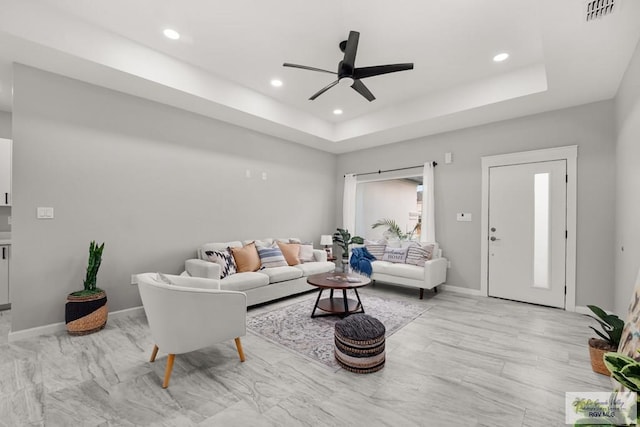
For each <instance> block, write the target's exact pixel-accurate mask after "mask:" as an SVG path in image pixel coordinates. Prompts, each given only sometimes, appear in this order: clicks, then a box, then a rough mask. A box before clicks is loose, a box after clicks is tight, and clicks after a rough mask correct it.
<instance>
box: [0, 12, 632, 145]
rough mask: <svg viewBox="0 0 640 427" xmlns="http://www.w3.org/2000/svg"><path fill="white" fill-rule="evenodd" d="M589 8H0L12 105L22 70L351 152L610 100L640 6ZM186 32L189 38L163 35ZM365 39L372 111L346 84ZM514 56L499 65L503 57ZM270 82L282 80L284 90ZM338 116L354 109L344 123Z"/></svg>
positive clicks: (3, 95) (5, 100) (1, 50)
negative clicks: (600, 11) (352, 52)
mask: <svg viewBox="0 0 640 427" xmlns="http://www.w3.org/2000/svg"><path fill="white" fill-rule="evenodd" d="M585 5H586V1H584V0H562V1H558V0H555V1H554V0H538V1H530V0H526V1H525V0H482V1H478V0H431V1H428V2H426V1H420V0H405V1H402V2H395V3H393V6H391V3H390V2H388V1H383V0H373V1H372V0H348V1H346V0H325V1H323V2H301V1H299V0H274V1H264V0H262V1H261V0H235V1H232V2H219V1H211V0H181V1H177V0H91V1H78V0H38V1H36V0H0V10H1V11H2V13H0V109H3V110H9V111H10V109H11V66H10V64H11V63H12V62H20V63H24V64H27V65H31V66H35V67H38V68H42V69H45V70H49V71H52V72H56V73H60V74H63V75H67V76H70V77H73V78H78V79H81V80H84V81H88V82H91V83H95V84H99V85H102V86H105V87H109V88H112V89H115V90H120V91H123V92H127V93H131V94H134V95H138V96H142V97H145V98H148V99H152V100H155V101H159V102H163V103H166V104H169V105H173V106H176V107H179V108H184V109H187V110H189V111H194V112H197V113H199V114H204V115H207V116H210V117H214V118H218V119H221V120H225V121H228V122H231V123H235V124H238V125H241V126H245V127H248V128H251V129H255V130H258V131H260V132H264V133H267V134H270V135H274V136H278V137H281V138H285V139H288V140H291V141H294V142H298V143H302V144H305V145H309V146H312V147H315V148H318V149H321V150H325V151H329V152H334V153H340V152H347V151H352V150H357V149H361V148H366V147H371V146H375V145H381V144H387V143H392V142H397V141H401V140H405V139H408V138H414V137H419V136H423V135H429V134H433V133H437V132H443V131H447V130H452V129H458V128H462V127H467V126H473V125H478V124H483V123H488V122H492V121H496V120H503V119H506V118H512V117H518V116H523V115H527V114H534V113H537V112H542V111H548V110H552V109H558V108H563V107H568V106H572V105H579V104H583V103H586V102H593V101H598V100H603V99H610V98H612V97H613V96H615V94H616V91H617V88H618V86H619V84H620V80H621V78H622V75H623V73H624V71H625V69H626V67H627V65H628V62H629V59H630V57H631V55H632V53H633V51H634V48H635V46H636V44H637V42H638V39H639V37H640V24H639V22H640V1H637V0H616V9H615V11H614V13H612V14H611V15H609V16H606V17H604V18H602V19H598V20H595V21H591V22H585V16H584V15H585V13H584V11H585V8H586V6H585ZM168 27H170V28H174V29H176V30H177V31H179V32H180V33H181V36H182V37H181V39H180V40H177V41H172V40H169V39H167V38H165V37H164V36H163V35H162V30H163V29H164V28H168ZM350 30H356V31H359V32H360V44H359V46H358V54H357V58H356V66H369V65H380V64H388V63H399V62H413V63H414V64H415V69H414V70H412V71H404V72H401V73H394V74H388V75H384V76H378V77H372V78H370V79H366V80H364V83H366V85H367V86H368V87H369V89H370V90H371V91H372V92H373V93H374V95H375V96H376V98H377V99H376V100H375V101H373V102H371V103H369V102H367V101H366V100H365V99H364V98H363V97H361V96H360V95H358V94H357V93H356V92H355V91H353V90H352V89H351V88H349V87H348V86H342V85H338V86H336V87H334V88H332V89H331V90H329V91H328V92H326V93H325V94H323V95H322V96H320V97H319V98H318V99H316V100H315V101H309V100H308V98H309V96H310V95H312V94H313V93H315V92H316V91H317V90H319V89H320V88H322V87H324V86H325V85H327V84H328V83H330V82H331V81H332V80H334V79H335V78H334V77H333V76H331V75H329V74H325V73H316V72H312V71H306V70H300V69H292V68H283V67H282V63H283V62H292V63H296V64H303V65H309V66H313V67H317V68H323V69H329V70H335V69H337V64H338V61H340V59H341V58H342V53H341V52H340V50H339V49H338V43H339V42H340V41H341V40H344V39H346V38H347V36H348V33H349V31H350ZM499 52H508V53H509V54H510V55H511V56H510V58H509V59H508V60H507V61H505V62H502V63H494V62H493V61H492V57H493V56H494V55H495V54H496V53H499ZM272 78H279V79H281V80H282V81H283V82H284V85H283V86H282V87H281V88H274V87H272V86H271V85H270V84H269V82H270V80H271V79H272ZM335 108H341V109H342V110H344V114H343V115H341V116H335V115H333V114H332V111H333V110H334V109H335Z"/></svg>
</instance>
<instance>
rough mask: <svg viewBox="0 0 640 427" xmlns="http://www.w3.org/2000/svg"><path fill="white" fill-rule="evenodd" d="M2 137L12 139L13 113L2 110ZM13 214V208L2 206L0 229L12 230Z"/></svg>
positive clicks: (0, 119) (0, 125) (0, 115)
mask: <svg viewBox="0 0 640 427" xmlns="http://www.w3.org/2000/svg"><path fill="white" fill-rule="evenodd" d="M0 138H6V139H11V113H7V112H5V111H0ZM10 216H11V208H10V207H6V206H0V231H11V226H10V225H9V223H8V221H7V220H8V218H9V217H10Z"/></svg>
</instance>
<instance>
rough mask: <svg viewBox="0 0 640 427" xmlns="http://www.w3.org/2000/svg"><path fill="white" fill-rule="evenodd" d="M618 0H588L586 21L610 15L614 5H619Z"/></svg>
mask: <svg viewBox="0 0 640 427" xmlns="http://www.w3.org/2000/svg"><path fill="white" fill-rule="evenodd" d="M619 4H620V0H588V1H587V17H586V18H587V22H589V21H593V20H594V19H598V18H602V17H604V16H606V15H610V14H612V13H613V11H614V7H615V6H619Z"/></svg>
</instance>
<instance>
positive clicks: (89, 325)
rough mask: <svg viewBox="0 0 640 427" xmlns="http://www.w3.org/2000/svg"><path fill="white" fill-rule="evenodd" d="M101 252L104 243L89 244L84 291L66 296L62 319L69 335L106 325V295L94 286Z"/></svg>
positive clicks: (84, 333) (100, 261)
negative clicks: (63, 318)
mask: <svg viewBox="0 0 640 427" xmlns="http://www.w3.org/2000/svg"><path fill="white" fill-rule="evenodd" d="M103 250H104V243H102V244H101V245H97V244H96V242H95V240H94V241H92V242H91V244H90V245H89V262H88V265H87V275H86V277H85V279H84V289H83V290H81V291H77V292H72V293H70V294H69V295H67V303H66V304H65V316H64V317H65V323H66V324H67V331H68V332H69V334H71V335H86V334H90V333H92V332H97V331H99V330H100V329H102V328H104V325H106V323H107V314H108V309H107V294H106V293H105V291H103V290H102V289H100V288H98V287H97V286H96V278H97V276H98V269H100V264H101V263H102V251H103Z"/></svg>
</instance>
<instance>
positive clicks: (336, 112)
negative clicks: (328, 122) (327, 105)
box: [333, 108, 342, 116]
mask: <svg viewBox="0 0 640 427" xmlns="http://www.w3.org/2000/svg"><path fill="white" fill-rule="evenodd" d="M333 114H335V115H336V116H339V115H340V114H342V110H341V109H339V108H336V109H335V110H333Z"/></svg>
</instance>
